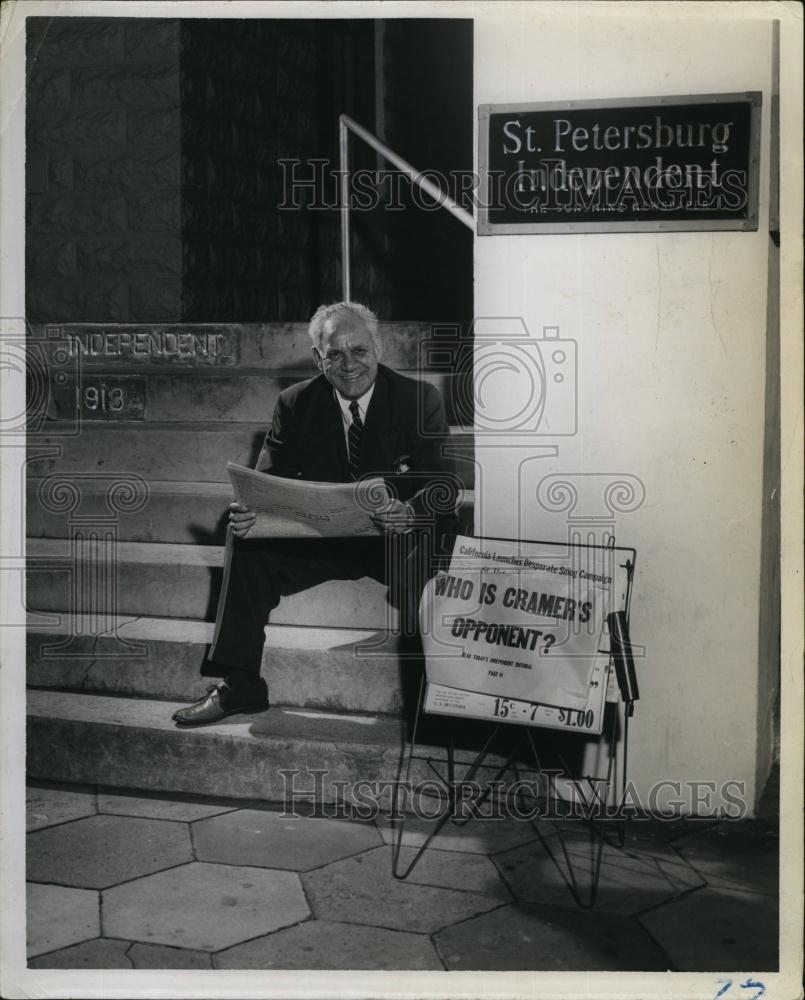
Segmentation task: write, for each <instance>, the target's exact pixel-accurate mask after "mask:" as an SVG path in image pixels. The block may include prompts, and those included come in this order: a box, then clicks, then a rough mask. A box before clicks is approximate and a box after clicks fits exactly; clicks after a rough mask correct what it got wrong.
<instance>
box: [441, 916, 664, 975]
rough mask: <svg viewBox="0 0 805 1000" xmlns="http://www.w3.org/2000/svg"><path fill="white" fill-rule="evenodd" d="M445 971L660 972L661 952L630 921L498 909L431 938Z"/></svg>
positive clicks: (662, 962) (619, 918)
mask: <svg viewBox="0 0 805 1000" xmlns="http://www.w3.org/2000/svg"><path fill="white" fill-rule="evenodd" d="M435 941H436V947H437V948H438V950H439V954H440V955H441V957H442V959H443V960H444V962H445V964H446V965H447V968H448V969H451V970H464V971H467V970H496V971H504V970H511V971H516V970H523V971H528V970H535V971H536V970H545V971H548V970H553V971H562V972H582V971H584V972H587V971H590V972H592V971H604V970H612V971H616V970H617V971H620V970H623V971H638V970H639V971H643V972H656V971H665V970H666V969H667V968H668V961H667V959H666V956H665V955H664V954H663V952H662V950H661V949H660V948H658V947H657V945H656V944H655V943H654V942H653V941H652V940H651V938H650V937H649V935H648V934H646V933H645V931H644V930H643V929H642V928H640V927H639V926H638V924H637V923H636V922H635V921H634V920H632V919H631V918H630V917H613V916H610V915H608V916H607V917H606V919H603V920H602V918H601V915H600V914H598V913H596V912H594V911H588V910H581V909H578V908H575V909H567V908H564V907H558V906H557V907H551V908H546V907H538V906H528V905H523V904H520V905H517V906H504V907H501V908H500V909H497V910H495V912H494V913H488V914H486V915H484V916H481V917H475V918H474V919H472V920H467V921H465V922H464V923H461V924H457V925H456V926H455V927H448V928H447V929H446V930H444V931H442V932H441V933H440V934H437V935H436V938H435Z"/></svg>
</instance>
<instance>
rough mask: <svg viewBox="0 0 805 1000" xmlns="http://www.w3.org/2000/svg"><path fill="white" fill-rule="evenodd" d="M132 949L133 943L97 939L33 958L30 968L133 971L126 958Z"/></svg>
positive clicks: (29, 964)
mask: <svg viewBox="0 0 805 1000" xmlns="http://www.w3.org/2000/svg"><path fill="white" fill-rule="evenodd" d="M130 947H131V941H117V940H115V941H112V940H109V939H108V938H95V940H94V941H84V942H82V943H81V944H74V945H73V946H72V947H71V948H61V949H60V950H59V951H52V952H51V953H50V954H49V955H43V956H42V957H41V958H33V959H31V960H30V961H29V962H28V966H29V968H31V969H131V968H133V965H132V963H131V962H130V961H129V959H128V958H127V957H126V952H127V951H128V950H129V948H130Z"/></svg>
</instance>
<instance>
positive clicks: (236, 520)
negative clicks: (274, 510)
mask: <svg viewBox="0 0 805 1000" xmlns="http://www.w3.org/2000/svg"><path fill="white" fill-rule="evenodd" d="M256 520H257V515H256V514H255V512H254V511H253V510H249V509H248V507H244V506H243V504H241V503H231V504H230V505H229V524H230V527H231V528H232V533H233V534H234V536H235V538H245V537H246V535H248V533H249V531H250V530H251V528H252V526H253V525H254V522H255V521H256Z"/></svg>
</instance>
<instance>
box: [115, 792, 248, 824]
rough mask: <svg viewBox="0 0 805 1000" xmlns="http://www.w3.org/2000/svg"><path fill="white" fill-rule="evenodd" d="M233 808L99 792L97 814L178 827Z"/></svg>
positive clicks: (160, 797) (158, 796)
mask: <svg viewBox="0 0 805 1000" xmlns="http://www.w3.org/2000/svg"><path fill="white" fill-rule="evenodd" d="M235 808H236V807H235V806H222V805H208V804H206V803H204V802H189V801H183V800H181V799H178V800H176V799H169V798H165V797H163V796H160V795H129V794H128V793H126V792H118V791H111V790H110V791H99V792H98V812H102V813H107V814H109V815H114V816H143V817H145V818H146V819H175V820H176V821H177V822H180V823H187V822H191V821H192V820H195V819H204V818H205V817H207V816H218V815H219V814H220V813H225V812H231V811H232V810H233V809H235Z"/></svg>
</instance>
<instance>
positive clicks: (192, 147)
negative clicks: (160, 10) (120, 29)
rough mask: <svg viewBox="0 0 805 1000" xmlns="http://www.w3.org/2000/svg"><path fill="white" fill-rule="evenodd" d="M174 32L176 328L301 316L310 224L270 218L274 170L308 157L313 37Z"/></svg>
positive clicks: (273, 28) (200, 28) (267, 24)
mask: <svg viewBox="0 0 805 1000" xmlns="http://www.w3.org/2000/svg"><path fill="white" fill-rule="evenodd" d="M181 33H182V58H181V79H182V163H183V178H184V188H183V193H184V201H183V237H184V250H185V269H184V281H185V285H184V319H186V320H194V321H217V320H220V319H223V318H230V317H237V318H238V319H242V320H245V321H251V320H266V319H288V320H292V319H299V318H304V317H305V316H307V315H309V310H310V286H311V281H312V275H311V255H310V238H311V224H310V219H309V218H308V217H307V216H306V215H305V214H304V213H299V212H295V213H291V214H290V215H289V214H288V213H282V212H278V211H277V205H278V204H279V203H280V201H281V191H280V178H279V166H278V163H277V160H278V159H279V158H280V157H289V156H297V157H304V156H306V155H314V153H313V147H314V142H315V125H316V103H315V101H316V93H315V88H313V87H311V86H309V85H308V83H309V80H308V73H309V72H310V66H311V65H313V66H315V55H316V53H315V44H314V37H313V32H312V30H311V28H310V27H308V26H307V25H305V24H301V25H300V24H298V23H297V22H276V21H264V20H252V21H213V22H211V21H203V20H200V19H199V20H196V19H192V20H190V19H187V20H184V21H183V22H182V25H181Z"/></svg>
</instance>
